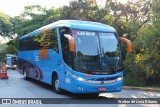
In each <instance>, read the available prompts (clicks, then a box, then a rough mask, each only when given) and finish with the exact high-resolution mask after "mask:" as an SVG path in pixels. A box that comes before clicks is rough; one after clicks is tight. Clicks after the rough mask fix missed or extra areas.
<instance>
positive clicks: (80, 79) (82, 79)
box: [68, 73, 87, 82]
mask: <svg viewBox="0 0 160 107" xmlns="http://www.w3.org/2000/svg"><path fill="white" fill-rule="evenodd" d="M68 74H69V75H70V76H71V77H72V78H74V79H76V80H78V81H81V82H82V81H87V80H86V79H84V78H82V77H78V76H75V75H73V74H71V73H68Z"/></svg>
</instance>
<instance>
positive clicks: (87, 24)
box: [20, 20, 116, 39]
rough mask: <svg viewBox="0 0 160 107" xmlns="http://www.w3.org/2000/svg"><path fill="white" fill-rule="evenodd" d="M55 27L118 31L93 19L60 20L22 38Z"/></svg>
mask: <svg viewBox="0 0 160 107" xmlns="http://www.w3.org/2000/svg"><path fill="white" fill-rule="evenodd" d="M54 27H70V28H71V29H79V30H89V31H101V32H114V33H115V32H116V30H115V29H114V28H113V27H111V26H109V25H106V24H102V23H98V22H91V21H81V20H60V21H57V22H54V23H51V24H49V25H46V26H44V27H41V28H39V29H37V30H35V31H33V32H31V33H29V34H27V35H25V36H22V37H21V38H20V39H23V38H26V37H28V36H32V35H34V34H37V33H40V32H41V31H42V30H43V29H46V28H54Z"/></svg>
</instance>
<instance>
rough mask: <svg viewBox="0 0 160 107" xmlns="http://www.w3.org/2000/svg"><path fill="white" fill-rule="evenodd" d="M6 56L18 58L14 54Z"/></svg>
mask: <svg viewBox="0 0 160 107" xmlns="http://www.w3.org/2000/svg"><path fill="white" fill-rule="evenodd" d="M6 56H9V57H17V56H16V55H14V54H6Z"/></svg>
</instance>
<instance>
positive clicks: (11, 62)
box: [5, 54, 17, 70]
mask: <svg viewBox="0 0 160 107" xmlns="http://www.w3.org/2000/svg"><path fill="white" fill-rule="evenodd" d="M5 64H6V67H7V69H13V70H15V69H16V67H17V56H16V55H14V54H6V56H5Z"/></svg>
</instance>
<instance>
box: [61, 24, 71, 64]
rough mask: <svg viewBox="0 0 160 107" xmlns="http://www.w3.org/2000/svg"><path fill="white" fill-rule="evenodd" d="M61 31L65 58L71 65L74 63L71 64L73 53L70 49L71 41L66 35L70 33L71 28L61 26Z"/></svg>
mask: <svg viewBox="0 0 160 107" xmlns="http://www.w3.org/2000/svg"><path fill="white" fill-rule="evenodd" d="M59 33H60V40H61V48H62V55H63V60H64V62H65V63H66V64H67V65H68V66H70V67H71V66H72V64H71V55H70V51H69V41H68V39H67V38H66V37H64V34H70V29H69V28H68V27H61V28H60V29H59Z"/></svg>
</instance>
